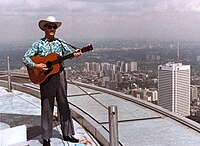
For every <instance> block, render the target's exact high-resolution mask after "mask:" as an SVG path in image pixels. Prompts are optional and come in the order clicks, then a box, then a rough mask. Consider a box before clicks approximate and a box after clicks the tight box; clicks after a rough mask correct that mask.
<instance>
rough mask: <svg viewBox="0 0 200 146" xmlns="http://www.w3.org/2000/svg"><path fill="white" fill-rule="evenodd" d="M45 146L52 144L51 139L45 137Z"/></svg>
mask: <svg viewBox="0 0 200 146" xmlns="http://www.w3.org/2000/svg"><path fill="white" fill-rule="evenodd" d="M43 146H51V144H50V139H43Z"/></svg>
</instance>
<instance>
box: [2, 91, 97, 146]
mask: <svg viewBox="0 0 200 146" xmlns="http://www.w3.org/2000/svg"><path fill="white" fill-rule="evenodd" d="M40 109H41V108H40V99H38V98H35V97H34V96H31V95H29V94H26V93H22V92H19V91H16V90H12V92H10V93H9V92H7V90H6V89H5V88H3V87H0V130H4V129H7V128H12V127H15V126H20V125H26V127H27V137H28V144H29V145H30V146H40V145H42V139H41V128H40V118H41V117H40ZM74 127H75V133H76V135H75V137H76V138H79V139H81V140H84V138H85V137H86V138H87V139H88V140H89V142H91V143H92V145H98V144H97V143H96V141H95V140H94V139H93V137H92V136H91V135H90V134H89V133H88V132H87V131H86V130H85V129H84V128H83V127H82V126H81V125H80V124H78V123H77V122H76V121H74ZM16 134H17V133H16ZM8 139H9V137H8ZM51 143H52V145H53V146H54V145H56V146H59V145H60V146H63V145H68V146H74V143H70V142H65V141H63V139H62V134H61V130H60V125H59V124H58V122H57V121H56V120H54V130H53V138H51Z"/></svg>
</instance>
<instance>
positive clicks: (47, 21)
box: [38, 16, 62, 31]
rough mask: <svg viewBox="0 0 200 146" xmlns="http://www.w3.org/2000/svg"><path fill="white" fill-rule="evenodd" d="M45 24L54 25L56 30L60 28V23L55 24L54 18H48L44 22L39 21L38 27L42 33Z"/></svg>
mask: <svg viewBox="0 0 200 146" xmlns="http://www.w3.org/2000/svg"><path fill="white" fill-rule="evenodd" d="M47 23H55V24H56V26H57V28H58V27H60V26H61V24H62V22H57V21H56V18H55V17H54V16H48V17H47V18H46V19H45V20H40V21H39V23H38V25H39V27H40V29H42V30H43V31H44V28H45V24H47Z"/></svg>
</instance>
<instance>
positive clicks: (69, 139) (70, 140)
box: [63, 136, 79, 143]
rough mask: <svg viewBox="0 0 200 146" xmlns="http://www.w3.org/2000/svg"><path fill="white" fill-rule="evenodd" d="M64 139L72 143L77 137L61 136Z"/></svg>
mask: <svg viewBox="0 0 200 146" xmlns="http://www.w3.org/2000/svg"><path fill="white" fill-rule="evenodd" d="M63 139H64V141H69V142H73V143H78V142H79V139H76V138H75V137H73V136H63Z"/></svg>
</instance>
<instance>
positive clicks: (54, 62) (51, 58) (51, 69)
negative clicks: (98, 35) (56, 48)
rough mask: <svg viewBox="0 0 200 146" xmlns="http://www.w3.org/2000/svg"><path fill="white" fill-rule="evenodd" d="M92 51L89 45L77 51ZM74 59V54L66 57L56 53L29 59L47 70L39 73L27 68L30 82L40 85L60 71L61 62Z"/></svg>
mask: <svg viewBox="0 0 200 146" xmlns="http://www.w3.org/2000/svg"><path fill="white" fill-rule="evenodd" d="M91 50H93V46H92V45H91V44H89V45H87V46H85V47H83V48H81V49H79V50H78V51H81V52H82V53H84V52H88V51H91ZM73 57H74V53H71V54H68V55H66V56H59V55H57V54H56V53H50V54H48V55H47V56H33V57H31V59H32V61H33V62H34V63H37V64H38V63H44V64H46V66H47V68H48V70H47V71H45V72H42V71H39V70H38V69H35V68H30V67H27V70H28V75H29V77H30V80H31V81H32V82H33V83H35V84H41V83H42V82H44V81H45V80H46V79H47V77H49V76H50V75H53V74H56V73H58V72H59V71H60V69H61V67H62V64H61V63H62V61H64V60H66V59H71V58H73Z"/></svg>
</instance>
